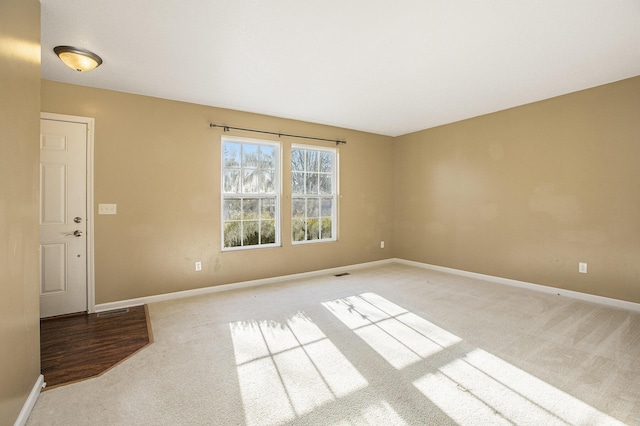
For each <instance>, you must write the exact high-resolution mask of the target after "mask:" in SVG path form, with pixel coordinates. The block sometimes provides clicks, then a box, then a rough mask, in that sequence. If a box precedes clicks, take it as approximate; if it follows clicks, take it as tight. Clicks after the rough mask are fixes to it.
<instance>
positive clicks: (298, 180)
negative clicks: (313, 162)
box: [291, 172, 305, 194]
mask: <svg viewBox="0 0 640 426" xmlns="http://www.w3.org/2000/svg"><path fill="white" fill-rule="evenodd" d="M304 176H305V174H304V173H300V172H292V173H291V192H292V193H294V194H304Z"/></svg>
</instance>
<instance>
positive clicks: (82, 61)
mask: <svg viewBox="0 0 640 426" xmlns="http://www.w3.org/2000/svg"><path fill="white" fill-rule="evenodd" d="M53 51H54V52H56V55H58V57H59V58H60V60H61V61H62V62H64V63H65V65H66V66H68V67H69V68H71V69H74V70H76V71H80V72H83V71H91V70H92V69H94V68H97V67H99V66H100V64H102V58H100V56H98V55H96V54H95V53H93V52H89V51H88V50H84V49H78V48H77V47H71V46H56V47H54V48H53Z"/></svg>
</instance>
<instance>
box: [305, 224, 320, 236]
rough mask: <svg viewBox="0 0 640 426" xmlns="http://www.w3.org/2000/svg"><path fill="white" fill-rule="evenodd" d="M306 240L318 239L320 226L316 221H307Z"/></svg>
mask: <svg viewBox="0 0 640 426" xmlns="http://www.w3.org/2000/svg"><path fill="white" fill-rule="evenodd" d="M307 239H309V240H317V239H320V226H319V220H318V219H309V220H308V221H307Z"/></svg>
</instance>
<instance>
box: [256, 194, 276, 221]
mask: <svg viewBox="0 0 640 426" xmlns="http://www.w3.org/2000/svg"><path fill="white" fill-rule="evenodd" d="M261 204H262V208H261V209H260V218H261V219H275V217H276V201H275V199H271V198H268V199H263V200H262V203H261Z"/></svg>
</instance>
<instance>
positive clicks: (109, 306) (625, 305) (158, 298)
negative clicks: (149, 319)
mask: <svg viewBox="0 0 640 426" xmlns="http://www.w3.org/2000/svg"><path fill="white" fill-rule="evenodd" d="M388 263H401V264H404V265H411V266H416V267H419V268H423V269H431V270H434V271H440V272H446V273H449V274H454V275H460V276H464V277H469V278H475V279H481V280H485V281H490V282H493V283H497V284H504V285H510V286H512V287H520V288H525V289H529V290H534V291H539V292H543V293H549V294H555V295H559V296H565V297H570V298H572V299H577V300H582V301H586V302H591V303H598V304H601V305H607V306H611V307H615V308H620V309H626V310H630V311H635V312H640V303H634V302H628V301H626V300H619V299H612V298H609V297H604V296H596V295H593V294H588V293H580V292H577V291H572V290H565V289H561V288H556V287H549V286H545V285H540V284H533V283H528V282H525V281H518V280H512V279H509V278H500V277H495V276H492V275H484V274H478V273H476V272H469V271H463V270H460V269H453V268H447V267H444V266H437V265H430V264H428V263H422V262H414V261H412V260H404V259H398V258H392V259H385V260H378V261H375V262H367V263H359V264H356V265H349V266H341V267H338V268H330V269H321V270H318V271H312V272H303V273H300V274H292V275H285V276H281V277H273V278H264V279H259V280H251V281H243V282H238V283H232V284H222V285H217V286H212V287H204V288H197V289H193V290H185V291H178V292H173V293H165V294H158V295H154V296H147V297H139V298H136V299H128V300H121V301H117V302H108V303H101V304H99V305H96V306H95V312H104V311H111V310H114V309H123V308H130V307H132V306H140V305H144V304H147V303H153V302H164V301H167V300H174V299H182V298H185V297H193V296H200V295H203V294H210V293H217V292H221V291H228V290H235V289H239V288H247V287H257V286H261V285H266V284H273V283H278V282H283V281H291V280H297V279H304V278H312V277H317V276H321V275H328V274H339V273H343V272H348V271H350V270H354V269H362V268H368V267H370V266H377V265H384V264H388Z"/></svg>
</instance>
